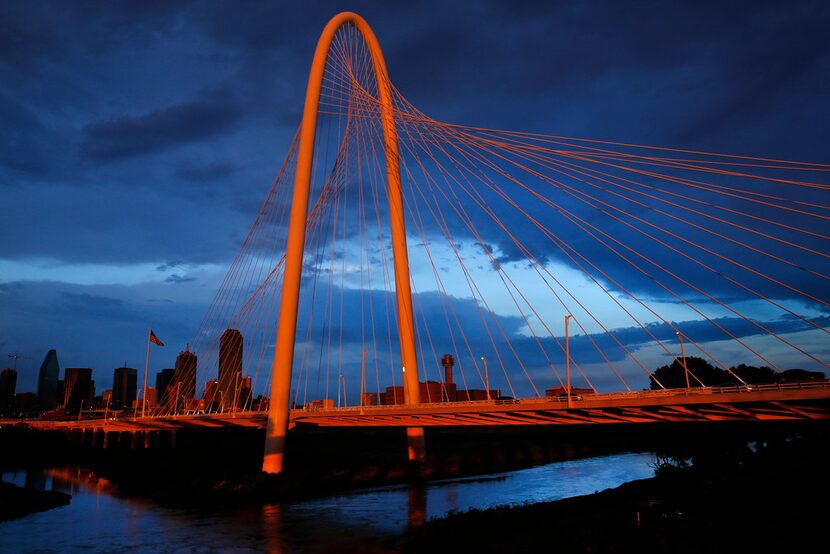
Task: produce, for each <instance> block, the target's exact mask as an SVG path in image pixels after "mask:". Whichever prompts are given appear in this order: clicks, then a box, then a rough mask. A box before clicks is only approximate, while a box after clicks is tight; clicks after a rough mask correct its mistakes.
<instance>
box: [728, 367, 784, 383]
mask: <svg viewBox="0 0 830 554" xmlns="http://www.w3.org/2000/svg"><path fill="white" fill-rule="evenodd" d="M729 369H730V370H732V373H734V374H735V375H737V376H738V377H740V378H741V379H742V380H743V381H744V382H745V383H751V384H753V385H764V384H768V383H775V379H776V377H777V374H776V372H775V371H774V370H773V369H772V368H771V367H767V366H761V367H755V366H752V365H746V364H740V365H737V366H734V367H730V368H729Z"/></svg>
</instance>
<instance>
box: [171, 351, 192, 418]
mask: <svg viewBox="0 0 830 554" xmlns="http://www.w3.org/2000/svg"><path fill="white" fill-rule="evenodd" d="M197 365H198V358H197V357H196V354H195V353H194V352H191V351H190V348H189V347H188V348H185V350H184V352H179V355H178V356H176V368H175V371H174V372H173V381H172V382H171V383H170V384H169V385H168V388H169V389H170V390H168V391H167V399H168V406H175V405H178V404H185V405H189V404H188V400H189V399H191V398H195V397H196V369H197Z"/></svg>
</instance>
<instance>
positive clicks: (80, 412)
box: [78, 398, 84, 421]
mask: <svg viewBox="0 0 830 554" xmlns="http://www.w3.org/2000/svg"><path fill="white" fill-rule="evenodd" d="M82 413H84V399H83V398H81V409H80V410H78V421H81V414H82Z"/></svg>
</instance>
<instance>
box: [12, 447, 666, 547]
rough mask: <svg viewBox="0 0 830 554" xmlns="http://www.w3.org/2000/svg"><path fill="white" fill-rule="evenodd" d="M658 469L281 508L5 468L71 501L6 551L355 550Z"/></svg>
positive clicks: (640, 458)
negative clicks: (155, 496) (173, 497)
mask: <svg viewBox="0 0 830 554" xmlns="http://www.w3.org/2000/svg"><path fill="white" fill-rule="evenodd" d="M653 464H654V456H653V455H652V454H644V453H627V454H617V455H612V456H603V457H597V458H587V459H582V460H572V461H566V462H558V463H553V464H547V465H544V466H537V467H533V468H528V469H523V470H518V471H513V472H509V473H503V474H492V475H485V476H479V477H472V478H463V479H448V480H443V481H436V482H432V483H429V484H427V485H424V486H422V487H415V488H410V487H385V488H378V489H371V490H366V491H362V492H355V493H351V494H345V495H340V496H333V497H328V498H320V499H313V500H306V501H302V502H296V503H290V504H282V505H265V506H261V505H254V506H251V505H249V506H244V507H240V506H236V507H227V506H222V505H199V506H193V507H186V508H185V507H180V506H165V505H161V504H159V503H157V502H154V501H151V500H147V499H141V498H136V497H125V496H121V495H119V493H118V491H117V490H116V489H115V488H114V487H112V486H111V485H110V484H109V483H108V482H107V481H106V480H105V479H101V478H96V477H94V476H91V475H90V474H89V473H88V472H85V471H81V470H78V469H66V468H64V469H55V470H48V471H46V472H43V471H32V470H30V471H29V472H28V473H27V472H23V471H19V472H7V473H4V474H3V475H2V477H3V480H4V481H6V482H11V483H14V484H17V485H19V486H26V485H28V486H30V487H36V488H44V489H47V490H49V489H53V490H59V491H63V492H68V493H69V494H72V502H71V504H69V505H68V506H64V507H61V508H55V509H53V510H49V511H47V512H40V513H36V514H32V515H29V516H27V517H25V518H22V519H18V520H12V521H6V522H0V552H32V553H34V552H38V553H49V552H55V553H57V552H102V553H103V552H114V551H121V550H126V549H137V550H140V551H147V552H217V551H219V552H240V553H244V552H263V551H267V552H296V551H303V552H332V551H339V552H349V551H355V550H360V549H362V548H366V547H368V546H369V545H373V544H379V543H381V542H383V541H388V540H390V539H393V538H395V537H397V536H400V535H401V534H403V533H404V532H405V531H406V530H407V528H408V526H410V525H418V524H420V523H422V522H423V521H425V520H429V519H434V518H440V517H444V516H446V515H447V514H448V513H450V512H463V511H467V510H469V509H473V508H475V509H487V508H491V507H493V506H499V505H521V504H525V503H528V504H530V503H536V502H545V501H551V500H558V499H561V498H568V497H572V496H580V495H585V494H591V493H593V492H595V491H601V490H604V489H607V488H613V487H616V486H619V485H620V484H622V483H625V482H628V481H632V480H636V479H644V478H648V477H651V476H653V475H654V467H653Z"/></svg>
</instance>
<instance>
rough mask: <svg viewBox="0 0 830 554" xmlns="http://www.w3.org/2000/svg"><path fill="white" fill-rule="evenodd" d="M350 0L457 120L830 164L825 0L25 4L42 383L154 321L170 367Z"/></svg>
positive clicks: (29, 330)
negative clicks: (50, 353) (50, 363)
mask: <svg viewBox="0 0 830 554" xmlns="http://www.w3.org/2000/svg"><path fill="white" fill-rule="evenodd" d="M288 4H291V6H289V5H288ZM344 10H351V11H356V12H358V13H359V14H361V15H362V16H363V17H364V18H365V19H366V20H367V21H368V22H369V24H370V25H372V27H373V28H374V30H375V33H376V34H377V36H378V39H379V40H380V42H381V46H382V48H383V50H384V54H385V56H386V61H387V65H388V67H389V73H390V76H391V78H392V80H393V81H394V82H395V84H396V85H397V87H398V89H399V90H400V91H401V92H402V93H403V94H404V95H405V96H406V97H407V98H408V99H409V100H410V101H411V102H412V103H413V104H414V105H416V106H417V107H418V108H420V109H421V110H422V111H424V112H425V113H427V114H428V115H430V116H431V117H433V118H435V119H437V120H440V121H448V122H454V123H464V124H470V125H480V126H486V127H491V128H502V129H519V130H525V131H535V132H543V133H548V134H557V135H564V136H575V137H585V138H598V139H606V140H617V141H623V142H630V143H637V144H656V145H664V146H673V147H678V148H688V149H699V150H707V151H714V152H728V153H735V154H745V155H754V156H770V157H775V158H781V159H790V160H802V161H813V162H825V163H826V162H828V161H830V156H828V148H827V145H828V144H830V136H828V135H830V103H829V102H827V99H828V98H830V78H828V75H830V34H828V32H827V30H828V29H830V9H828V6H827V3H826V2H821V1H812V2H811V1H807V2H786V3H784V2H759V1H751V2H729V3H723V2H698V1H688V2H665V1H662V2H637V3H623V2H613V1H608V2H602V1H591V2H588V1H586V2H579V1H577V2H516V1H504V2H498V1H491V2H486V1H484V2H475V3H474V2H451V1H450V2H448V1H442V2H370V3H367V2H351V3H340V2H297V3H286V2H265V1H261V2H255V1H250V2H187V1H165V2H148V1H132V2H110V3H100V2H38V1H25V2H24V1H10V2H4V3H3V4H2V6H0V83H2V84H0V191H2V192H1V194H2V198H3V206H4V211H3V216H2V218H0V313H2V318H0V349H2V351H3V356H4V357H5V356H6V355H7V354H12V353H15V352H18V353H19V354H20V355H21V356H23V357H22V358H21V359H20V360H19V361H18V368H19V370H20V377H19V389H20V390H32V389H33V388H34V383H35V378H36V377H35V374H36V371H37V368H38V367H39V365H40V362H41V360H42V359H43V357H44V355H45V354H46V351H47V350H48V349H49V348H56V349H57V350H58V356H59V360H60V363H61V366H62V367H66V366H89V367H92V368H93V369H94V370H95V372H96V380H97V381H98V382H99V383H100V385H102V386H109V384H110V379H111V375H112V368H114V367H115V366H118V365H121V364H122V363H124V362H125V361H126V362H127V364H128V365H131V366H133V367H143V364H144V347H145V344H146V343H145V339H146V332H147V327H148V326H153V327H154V328H155V330H156V333H157V334H158V335H159V337H160V338H161V339H162V340H164V341H166V342H167V343H168V346H169V347H167V348H163V349H155V350H154V352H153V356H154V358H153V366H154V367H153V369H154V370H155V369H159V368H161V367H168V366H171V365H172V362H173V359H174V357H175V354H176V353H177V352H178V351H179V350H180V349H181V348H183V346H184V344H185V343H186V342H187V341H188V340H190V338H191V337H192V335H193V333H194V329H195V326H196V325H197V324H198V321H199V320H200V318H201V316H202V315H203V313H204V311H205V309H206V308H207V305H208V302H209V301H210V299H211V297H212V296H213V293H214V292H215V289H216V286H217V283H218V281H219V279H220V278H221V276H222V274H223V272H224V271H225V269H226V268H227V266H228V264H229V263H230V260H231V258H232V256H233V255H234V254H235V253H236V251H237V249H238V247H239V244H240V242H241V240H242V238H243V237H244V236H245V233H246V232H247V229H248V227H249V225H250V222H251V220H252V218H253V216H254V215H255V214H256V211H257V209H258V208H259V206H260V204H261V202H262V200H263V198H264V195H265V194H266V193H267V190H268V187H269V186H270V184H271V182H272V181H273V178H274V176H275V175H276V172H277V170H278V169H279V166H280V163H281V162H282V159H283V157H284V155H285V152H286V151H287V149H288V146H289V144H290V141H291V138H292V136H293V133H294V131H295V129H296V127H297V124H298V122H299V117H300V113H301V110H302V101H303V94H304V92H305V85H306V79H307V76H308V67H309V64H310V60H311V56H312V53H313V49H314V45H315V43H316V41H317V38H318V36H319V34H320V31H321V30H322V28H323V27H324V25H325V23H326V22H327V21H328V19H329V18H330V17H332V16H333V15H335V14H336V13H338V12H340V11H344ZM8 362H9V365H10V364H11V360H8Z"/></svg>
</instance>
